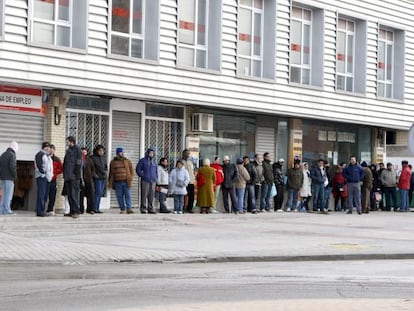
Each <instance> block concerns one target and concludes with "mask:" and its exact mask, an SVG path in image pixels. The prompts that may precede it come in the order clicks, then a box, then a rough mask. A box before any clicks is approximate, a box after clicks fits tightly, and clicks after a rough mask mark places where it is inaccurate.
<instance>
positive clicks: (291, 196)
mask: <svg viewBox="0 0 414 311" xmlns="http://www.w3.org/2000/svg"><path fill="white" fill-rule="evenodd" d="M287 195H288V198H287V202H286V208H290V209H296V207H297V206H298V196H299V191H298V190H295V189H288V191H287Z"/></svg>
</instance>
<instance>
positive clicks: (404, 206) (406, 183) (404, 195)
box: [398, 160, 411, 212]
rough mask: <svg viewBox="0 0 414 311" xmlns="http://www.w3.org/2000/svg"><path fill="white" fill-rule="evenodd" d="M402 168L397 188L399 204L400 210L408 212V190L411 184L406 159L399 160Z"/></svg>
mask: <svg viewBox="0 0 414 311" xmlns="http://www.w3.org/2000/svg"><path fill="white" fill-rule="evenodd" d="M401 165H402V170H401V174H400V178H399V179H398V188H399V189H400V196H401V206H400V212H409V211H410V209H409V202H408V201H409V200H408V191H409V190H410V184H411V170H410V168H409V167H408V161H406V160H403V161H401Z"/></svg>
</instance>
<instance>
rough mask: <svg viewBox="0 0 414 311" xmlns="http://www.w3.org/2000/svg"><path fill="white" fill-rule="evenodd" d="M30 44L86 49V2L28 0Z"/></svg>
mask: <svg viewBox="0 0 414 311" xmlns="http://www.w3.org/2000/svg"><path fill="white" fill-rule="evenodd" d="M30 5H31V6H30V10H31V15H30V16H31V19H30V25H31V31H30V38H31V39H30V41H31V42H32V43H40V44H48V45H54V46H58V47H67V48H77V49H86V41H87V36H86V33H87V12H88V1H85V0H47V1H46V0H31V1H30Z"/></svg>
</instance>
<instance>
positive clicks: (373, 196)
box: [369, 163, 381, 211]
mask: <svg viewBox="0 0 414 311" xmlns="http://www.w3.org/2000/svg"><path fill="white" fill-rule="evenodd" d="M369 169H370V170H371V174H372V189H371V193H370V201H371V211H376V210H377V209H378V206H377V204H378V201H377V196H378V195H379V193H381V189H380V182H379V177H378V172H377V166H376V165H375V164H373V163H372V164H371V165H370V167H369Z"/></svg>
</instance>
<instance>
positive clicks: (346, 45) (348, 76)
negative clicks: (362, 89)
mask: <svg viewBox="0 0 414 311" xmlns="http://www.w3.org/2000/svg"><path fill="white" fill-rule="evenodd" d="M340 20H343V21H344V22H345V24H346V27H345V29H341V28H339V23H340ZM349 22H352V24H353V31H350V30H349V29H348V25H349ZM356 27H357V21H356V20H354V19H351V18H348V17H344V16H340V17H338V19H337V36H336V53H335V54H336V59H335V61H336V68H335V72H336V80H335V88H336V90H337V91H340V92H350V93H354V92H355V74H356V73H355V58H356V31H357V28H356ZM339 32H342V33H344V34H345V46H344V51H345V54H344V55H343V57H344V67H345V69H344V72H339V70H338V59H339V53H338V33H339ZM349 35H352V58H353V59H352V72H351V73H350V72H348V69H347V68H348V64H349V62H348V59H349V57H350V56H349V55H348V47H349V40H348V39H349ZM338 76H341V77H343V78H344V89H339V88H338ZM348 78H352V86H351V90H348V82H347V81H348Z"/></svg>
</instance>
